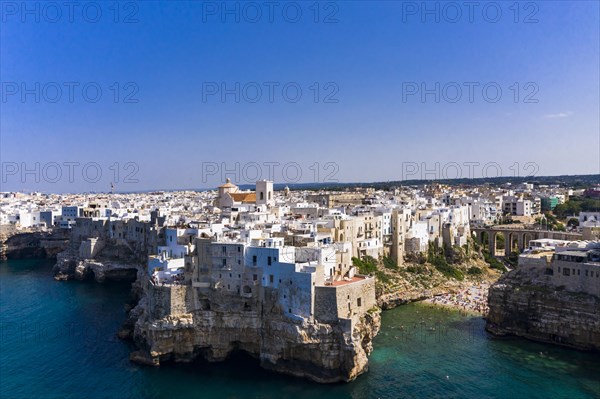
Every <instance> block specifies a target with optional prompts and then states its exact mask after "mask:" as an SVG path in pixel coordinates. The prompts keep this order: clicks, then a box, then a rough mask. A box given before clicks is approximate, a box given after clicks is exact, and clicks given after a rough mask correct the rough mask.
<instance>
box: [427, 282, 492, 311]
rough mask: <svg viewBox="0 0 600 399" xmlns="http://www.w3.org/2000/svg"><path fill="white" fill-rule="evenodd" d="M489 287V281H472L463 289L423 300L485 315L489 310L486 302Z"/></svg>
mask: <svg viewBox="0 0 600 399" xmlns="http://www.w3.org/2000/svg"><path fill="white" fill-rule="evenodd" d="M489 289H490V284H489V283H474V284H473V285H471V286H470V287H467V288H465V289H461V290H458V291H456V292H450V293H447V294H442V295H436V296H434V297H432V298H429V299H425V300H424V301H423V302H424V303H428V304H432V305H436V306H444V307H449V308H452V309H456V310H460V311H464V312H467V313H475V314H478V315H482V316H485V315H487V313H488V310H489V309H488V302H487V301H488V290H489Z"/></svg>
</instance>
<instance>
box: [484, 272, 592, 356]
mask: <svg viewBox="0 0 600 399" xmlns="http://www.w3.org/2000/svg"><path fill="white" fill-rule="evenodd" d="M488 298H489V299H488V301H489V308H490V311H489V315H488V318H487V324H486V330H487V331H489V332H491V333H493V334H495V335H500V336H502V335H515V336H520V337H524V338H528V339H532V340H535V341H541V342H548V343H554V344H559V345H564V346H569V347H573V348H577V349H583V350H597V351H600V298H598V297H597V296H594V295H589V294H583V293H576V292H569V291H566V290H565V289H564V288H562V287H556V286H553V285H551V284H548V283H547V278H546V276H545V275H544V268H518V269H515V270H513V271H511V272H509V273H507V274H506V275H505V276H503V277H502V278H500V280H499V281H498V282H497V283H496V284H494V285H493V286H492V287H491V288H490V292H489V297H488Z"/></svg>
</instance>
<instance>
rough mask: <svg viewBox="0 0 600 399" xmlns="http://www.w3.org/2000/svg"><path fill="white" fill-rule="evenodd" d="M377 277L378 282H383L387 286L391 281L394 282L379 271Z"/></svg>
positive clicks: (376, 273)
mask: <svg viewBox="0 0 600 399" xmlns="http://www.w3.org/2000/svg"><path fill="white" fill-rule="evenodd" d="M375 277H377V280H379V281H381V282H382V283H384V284H387V283H389V282H390V281H392V280H391V279H390V278H389V277H388V276H387V275H386V274H385V273H384V272H382V271H379V270H377V271H376V272H375Z"/></svg>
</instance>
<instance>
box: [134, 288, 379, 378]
mask: <svg viewBox="0 0 600 399" xmlns="http://www.w3.org/2000/svg"><path fill="white" fill-rule="evenodd" d="M271 294H272V293H271V292H269V290H268V289H267V290H265V292H264V296H263V297H262V299H261V300H260V301H250V302H240V301H239V300H238V301H236V300H235V299H234V298H232V297H231V296H226V295H222V296H220V294H218V293H213V294H212V295H210V301H208V302H207V301H205V300H204V299H202V298H201V297H198V295H197V293H196V289H194V288H192V287H190V286H172V287H157V286H154V285H153V284H150V283H146V289H145V296H144V297H143V298H142V299H141V301H140V302H139V304H138V306H137V307H136V308H134V309H133V310H132V314H133V316H132V318H137V321H136V322H135V331H134V340H135V342H136V343H137V345H138V346H139V347H140V348H141V350H140V351H137V352H134V353H133V354H132V356H131V359H132V360H133V361H137V362H141V363H145V364H153V365H159V364H161V363H163V362H165V361H175V362H189V361H192V360H194V359H196V358H202V359H205V360H208V361H222V360H224V359H226V358H227V357H228V356H229V355H230V354H231V353H232V352H234V351H237V350H240V351H244V352H247V353H249V354H251V355H252V356H255V357H256V358H258V359H259V362H260V365H261V366H262V367H264V368H266V369H270V370H273V371H276V372H280V373H285V374H290V375H294V376H298V377H305V378H309V379H311V380H314V381H317V382H322V383H330V382H338V381H351V380H353V379H355V378H356V377H357V376H358V375H360V374H361V373H363V372H364V371H366V370H367V367H368V355H369V354H370V353H371V351H372V344H371V341H372V339H373V337H374V336H375V335H376V334H377V332H378V331H379V328H380V324H381V321H380V311H379V309H378V308H374V309H372V310H370V311H369V312H366V313H365V314H363V315H362V316H361V317H359V318H357V319H356V320H351V319H348V320H340V321H339V322H335V323H331V324H326V323H321V322H318V321H316V320H314V319H312V320H309V319H304V318H292V317H290V316H289V315H285V314H284V313H283V312H282V311H281V309H279V307H278V306H277V305H276V301H275V297H274V296H272V295H271ZM194 303H201V304H202V305H201V306H200V307H199V308H198V307H196V308H195V307H194V305H193V304H194Z"/></svg>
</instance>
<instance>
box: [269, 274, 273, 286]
mask: <svg viewBox="0 0 600 399" xmlns="http://www.w3.org/2000/svg"><path fill="white" fill-rule="evenodd" d="M269 283H271V284H272V283H273V275H272V274H269Z"/></svg>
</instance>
